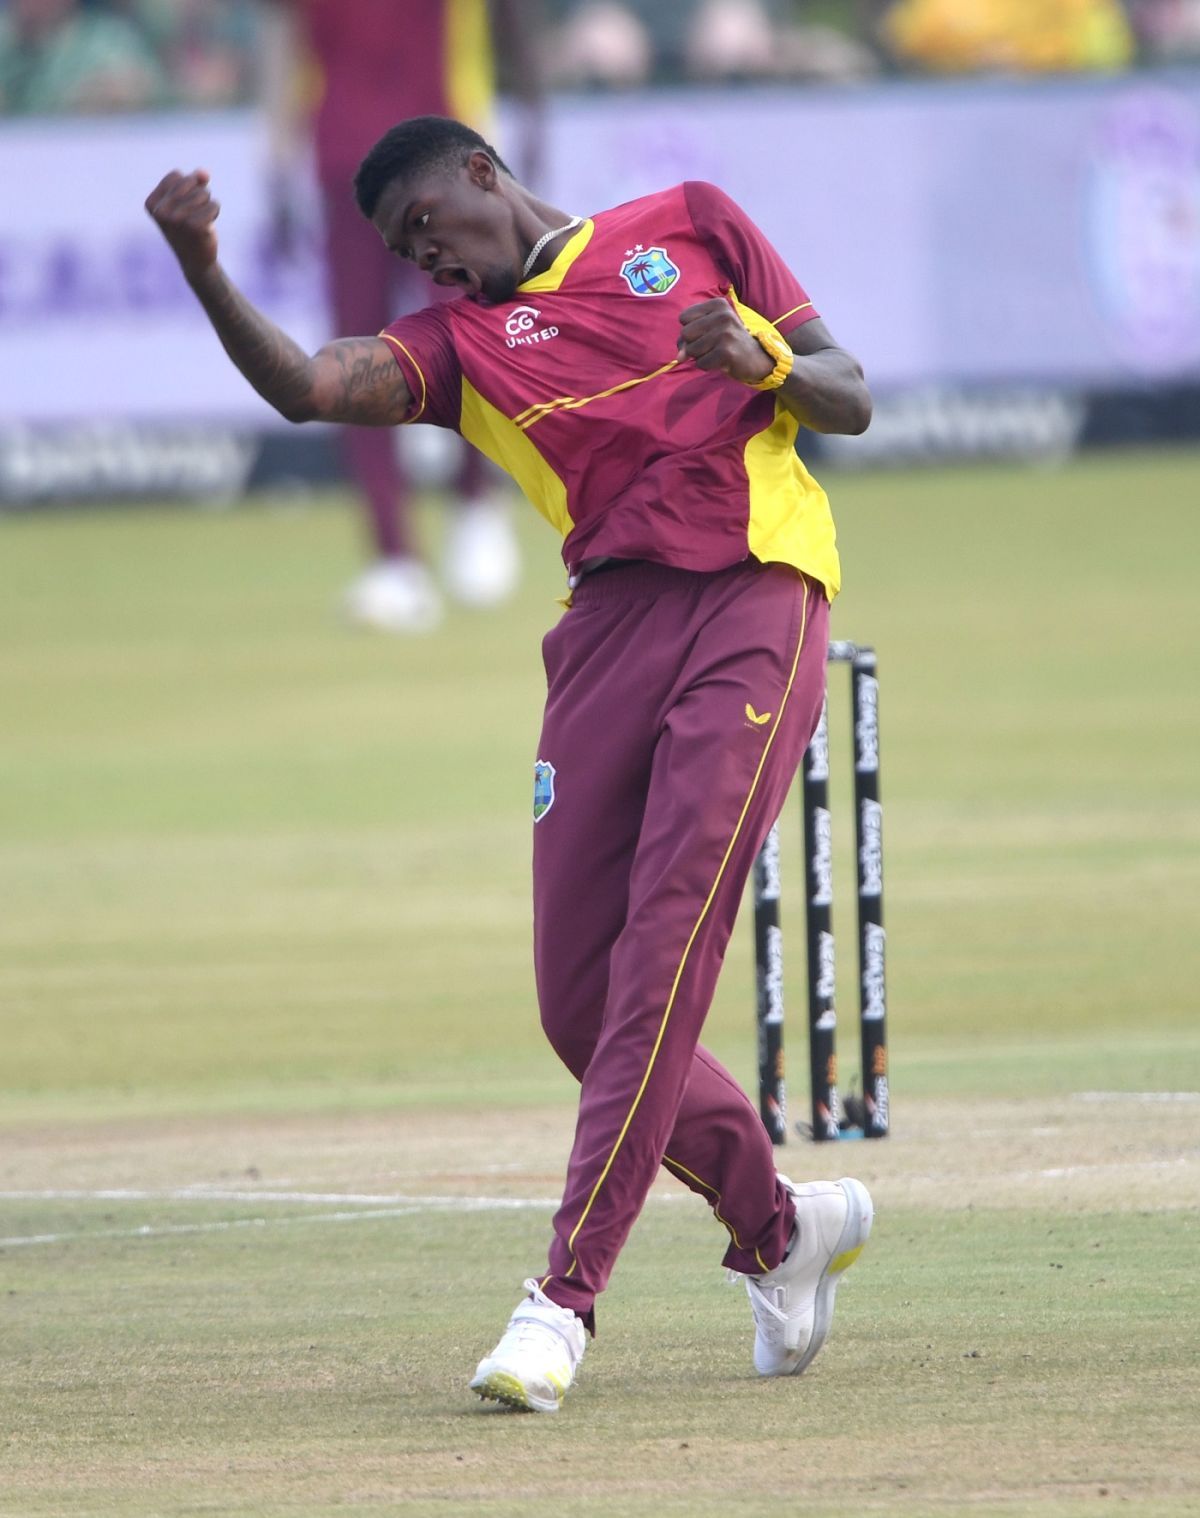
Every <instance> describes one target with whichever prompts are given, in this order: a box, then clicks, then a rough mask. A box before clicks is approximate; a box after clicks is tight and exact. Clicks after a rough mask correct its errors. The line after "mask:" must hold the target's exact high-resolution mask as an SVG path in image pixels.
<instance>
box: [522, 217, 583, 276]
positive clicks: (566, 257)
mask: <svg viewBox="0 0 1200 1518" xmlns="http://www.w3.org/2000/svg"><path fill="white" fill-rule="evenodd" d="M595 230H596V223H595V222H594V221H592V220H591V219H590V218H589V219H588V220H587V221H585V222H584V224H583V226H581V227H580V228H579V230H578V231H577V232H576V233H575V235H574V236H573V237H569V238H568V239H567V241H566V242H565V243H564V244H563V246H562V248H561V250H560V251H559V253H558V254H557V256H556V257H555V260H554V262H553V263H552V264H551V265H550V267H549V268H548V269H543V270H542V272H541V273H540V274H535V275H534V276H533V278H532V279H527V280H526V281H525V283H524V284H522V285H518V286H517V290H518V291H519V292H520V294H522V295H538V294H542V293H544V292H545V291H547V290H557V289H558V288H559V286H560V285H561V284H562V282H563V280H564V279H566V277H567V272H568V270H569V269H570V267H571V265H572V264H573V263H574V262H575V260H576V259H577V258H578V257H579V255H580V254H581V253H582V252H583V250H584V248H586V247H587V245H588V243H589V242H591V240H592V233H593V232H594V231H595Z"/></svg>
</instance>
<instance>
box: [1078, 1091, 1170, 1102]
mask: <svg viewBox="0 0 1200 1518" xmlns="http://www.w3.org/2000/svg"><path fill="white" fill-rule="evenodd" d="M1071 1096H1072V1098H1073V1100H1075V1101H1077V1102H1153V1103H1158V1102H1200V1091H1073V1092H1072V1093H1071Z"/></svg>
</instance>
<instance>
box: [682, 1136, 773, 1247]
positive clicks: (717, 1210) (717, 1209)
mask: <svg viewBox="0 0 1200 1518" xmlns="http://www.w3.org/2000/svg"><path fill="white" fill-rule="evenodd" d="M663 1164H664V1165H668V1166H670V1168H671V1169H672V1170H678V1171H680V1172H681V1173H682V1174H683V1175H686V1176H687V1178H688V1180H690V1181H695V1183H696V1185H697V1186H702V1187H703V1188H704V1190H705V1191H708V1192H711V1193H712V1195H713V1196H714V1197H715V1198H716V1200H715V1201H714V1202H713V1204H712V1210H713V1217H715V1218H716V1220H717V1222H718V1223H720V1224H721V1226H722V1227H723V1228H727V1229H728V1230H729V1237H730V1238H731V1239H732V1240H733V1247H734V1248H735V1249H745V1247H746V1246H745V1245H744V1244H743V1243H742V1241H741V1239H739V1238H738V1236H737V1229H736V1228H735V1227H734V1226H733V1224H732V1223H731V1222H730V1221H729V1219H728V1218H723V1217H722V1216H721V1193H720V1192H719V1191H718V1190H717V1188H716V1187H715V1186H710V1185H709V1183H708V1182H707V1181H702V1180H701V1179H700V1177H699V1176H698V1175H697V1174H696V1172H695V1171H694V1170H689V1169H688V1167H687V1166H686V1165H681V1164H680V1163H679V1161H678V1160H673V1159H672V1158H671V1156H670V1155H669V1154H664V1155H663ZM754 1258H755V1259H756V1260H757V1261H758V1264H759V1269H760V1270H761V1271H762V1273H763V1275H766V1273H767V1271H768V1270H770V1268H771V1267H770V1266H769V1265H768V1264H767V1263H766V1261H765V1260H764V1259H763V1257H762V1255H760V1254H759V1252H758V1245H757V1244H756V1245H755V1246H754Z"/></svg>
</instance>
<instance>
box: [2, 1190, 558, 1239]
mask: <svg viewBox="0 0 1200 1518" xmlns="http://www.w3.org/2000/svg"><path fill="white" fill-rule="evenodd" d="M0 1194H3V1195H7V1194H8V1193H0ZM85 1194H87V1193H85ZM92 1194H93V1195H94V1193H92ZM465 1202H466V1205H465V1206H464V1207H463V1210H464V1211H466V1212H489V1211H495V1210H497V1209H500V1208H509V1209H511V1208H514V1207H523V1208H536V1207H556V1206H557V1205H558V1203H557V1202H551V1201H546V1200H542V1199H540V1198H536V1199H535V1198H532V1197H530V1198H521V1199H516V1198H500V1197H469V1198H466V1199H465ZM440 1211H444V1209H443V1208H440V1207H422V1206H412V1207H373V1208H371V1209H370V1210H369V1211H363V1212H310V1213H306V1214H304V1215H302V1216H300V1217H292V1218H289V1217H275V1218H227V1219H225V1220H223V1221H221V1222H216V1223H164V1224H162V1225H161V1226H158V1227H155V1226H154V1225H153V1224H143V1225H142V1226H140V1227H138V1228H101V1229H80V1230H76V1231H75V1232H74V1233H37V1234H24V1235H19V1236H17V1237H15V1238H10V1239H0V1249H19V1248H21V1247H22V1246H23V1245H27V1244H62V1243H65V1242H68V1241H71V1240H75V1239H158V1238H167V1237H170V1236H172V1235H174V1234H186V1233H226V1232H228V1231H229V1230H230V1229H234V1228H273V1227H278V1226H280V1225H287V1224H291V1223H361V1222H364V1221H372V1220H374V1219H376V1218H406V1217H413V1216H414V1215H416V1214H418V1213H423V1212H440Z"/></svg>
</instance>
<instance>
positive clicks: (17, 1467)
mask: <svg viewBox="0 0 1200 1518" xmlns="http://www.w3.org/2000/svg"><path fill="white" fill-rule="evenodd" d="M701 1214H702V1209H701V1208H700V1206H699V1204H694V1205H693V1204H692V1203H691V1202H682V1203H680V1204H679V1205H677V1206H676V1205H673V1206H669V1207H667V1206H657V1207H655V1206H652V1207H651V1208H650V1209H649V1210H648V1212H647V1214H646V1216H645V1217H644V1219H643V1222H642V1225H641V1227H640V1228H639V1230H638V1233H637V1235H636V1236H635V1240H634V1242H633V1243H632V1244H631V1245H630V1247H629V1250H628V1252H627V1255H626V1256H625V1257H624V1259H623V1261H622V1265H621V1268H620V1270H619V1272H618V1276H617V1278H616V1280H615V1282H614V1285H613V1288H612V1290H611V1292H610V1295H609V1298H608V1300H607V1302H606V1305H605V1309H604V1312H603V1314H602V1328H603V1332H602V1335H601V1337H600V1338H598V1339H597V1340H596V1341H595V1343H594V1344H593V1345H592V1346H591V1348H590V1349H589V1351H588V1354H587V1357H586V1359H585V1367H586V1374H585V1375H584V1377H583V1378H582V1380H581V1382H580V1385H579V1387H578V1388H577V1390H576V1391H575V1392H573V1393H572V1400H571V1402H570V1403H569V1404H568V1406H567V1408H566V1409H565V1410H564V1412H563V1414H562V1415H561V1416H560V1417H558V1418H556V1419H549V1420H547V1419H528V1418H520V1417H514V1416H512V1415H508V1414H504V1413H496V1412H491V1411H487V1412H485V1411H472V1410H471V1409H469V1408H468V1407H467V1405H466V1404H465V1402H464V1397H463V1393H462V1380H463V1375H462V1371H463V1366H464V1365H469V1364H470V1363H472V1362H473V1359H474V1357H475V1356H476V1355H477V1354H478V1353H479V1352H480V1351H481V1349H483V1348H486V1347H487V1345H488V1344H489V1342H490V1340H491V1338H492V1337H493V1336H494V1333H495V1329H496V1323H497V1320H502V1319H503V1316H504V1314H505V1313H506V1312H507V1311H508V1309H509V1307H510V1306H511V1301H510V1298H511V1296H512V1293H511V1291H508V1290H506V1289H505V1282H506V1278H509V1277H513V1276H515V1275H516V1274H518V1273H519V1271H520V1270H521V1268H522V1262H523V1250H524V1249H525V1247H526V1242H527V1235H528V1233H529V1225H528V1222H527V1221H525V1220H523V1219H522V1218H520V1217H519V1216H516V1215H512V1214H510V1215H507V1216H505V1215H498V1216H495V1217H493V1218H491V1219H489V1223H488V1252H489V1269H488V1272H487V1279H486V1280H484V1281H481V1280H480V1279H479V1272H478V1266H477V1249H478V1236H477V1235H478V1220H477V1219H475V1220H473V1219H471V1218H462V1217H456V1216H453V1215H445V1216H442V1217H438V1218H432V1219H431V1218H428V1217H425V1218H420V1219H405V1220H396V1221H387V1220H376V1221H364V1222H362V1223H361V1224H359V1225H357V1226H355V1227H348V1228H332V1227H328V1228H324V1229H321V1228H320V1227H319V1226H318V1225H317V1224H315V1223H314V1224H312V1225H310V1227H309V1232H308V1233H307V1234H306V1233H305V1231H304V1226H303V1225H298V1226H297V1227H295V1228H292V1229H288V1230H285V1229H282V1228H280V1229H271V1228H270V1227H267V1228H263V1229H260V1230H258V1231H256V1232H254V1233H253V1234H252V1235H250V1236H248V1235H247V1234H245V1233H239V1232H237V1231H229V1232H226V1233H220V1234H210V1235H201V1236H194V1237H182V1238H169V1239H154V1240H144V1241H139V1240H132V1239H123V1240H113V1239H105V1238H101V1237H96V1238H94V1239H90V1240H89V1236H88V1233H87V1231H84V1232H83V1233H82V1234H81V1235H80V1236H79V1237H78V1238H77V1239H76V1240H75V1241H73V1242H72V1243H71V1245H69V1246H55V1247H54V1248H53V1249H52V1250H50V1251H44V1252H43V1253H42V1254H41V1255H39V1257H38V1259H37V1263H36V1265H35V1264H34V1263H33V1259H32V1251H26V1252H25V1254H24V1255H23V1256H21V1257H20V1258H18V1259H17V1261H16V1262H15V1269H14V1270H12V1271H11V1273H10V1274H9V1276H8V1280H9V1282H10V1288H9V1289H10V1291H12V1292H13V1293H14V1295H12V1296H10V1298H9V1332H8V1335H7V1339H6V1352H5V1357H4V1362H3V1365H2V1367H0V1397H2V1396H3V1395H4V1393H5V1391H9V1390H11V1392H12V1394H13V1395H12V1401H11V1404H10V1405H11V1408H12V1410H13V1415H14V1416H13V1421H12V1422H10V1424H9V1426H8V1430H7V1435H8V1441H7V1450H6V1461H5V1464H6V1480H5V1491H4V1493H3V1494H0V1512H3V1513H5V1514H9V1513H12V1514H21V1515H28V1518H34V1515H42V1514H64V1515H66V1514H72V1515H74V1514H83V1513H109V1512H120V1513H123V1514H130V1515H134V1514H136V1515H142V1514H146V1515H150V1514H161V1513H167V1512H170V1513H197V1512H220V1513H224V1514H242V1513H246V1514H251V1513H252V1514H264V1513H271V1514H274V1513H300V1512H303V1513H317V1512H333V1511H338V1510H340V1509H341V1508H342V1507H343V1506H348V1507H358V1506H361V1507H363V1508H368V1509H373V1510H374V1509H379V1508H381V1507H386V1506H390V1505H391V1504H395V1505H396V1506H397V1507H403V1508H404V1509H405V1510H413V1511H420V1512H429V1513H433V1512H439V1511H442V1512H444V1511H451V1512H465V1511H475V1510H479V1511H488V1512H501V1513H505V1514H509V1513H512V1514H516V1513H519V1512H521V1511H533V1512H553V1511H565V1512H568V1513H596V1514H605V1513H611V1514H623V1513H636V1514H650V1513H655V1512H663V1511H666V1512H672V1513H694V1514H697V1515H709V1514H712V1515H716V1514H720V1513H722V1512H725V1511H727V1510H728V1506H729V1504H730V1502H731V1501H734V1500H737V1501H739V1502H742V1503H751V1502H752V1503H755V1504H758V1503H762V1504H772V1503H774V1502H778V1501H780V1500H782V1495H783V1493H786V1494H787V1499H786V1500H787V1503H788V1507H789V1509H790V1510H792V1511H798V1512H804V1513H813V1514H823V1513H829V1512H834V1511H838V1510H840V1509H841V1508H842V1507H843V1506H846V1505H852V1506H853V1507H854V1509H855V1510H857V1511H867V1512H904V1513H910V1512H912V1513H919V1512H942V1513H945V1512H954V1511H959V1510H962V1509H964V1508H966V1507H968V1506H970V1507H971V1508H972V1509H975V1510H980V1511H990V1510H993V1508H992V1507H991V1504H994V1505H995V1507H994V1510H997V1511H1003V1512H1008V1513H1013V1512H1018V1513H1019V1512H1027V1511H1036V1512H1037V1513H1039V1514H1041V1513H1058V1512H1078V1511H1082V1510H1084V1509H1088V1508H1090V1505H1091V1503H1092V1502H1094V1501H1096V1500H1098V1499H1099V1497H1100V1495H1101V1492H1102V1489H1105V1490H1107V1491H1109V1492H1111V1493H1112V1494H1113V1495H1114V1497H1119V1498H1120V1499H1122V1510H1123V1511H1124V1510H1125V1509H1126V1507H1127V1506H1129V1507H1131V1508H1132V1510H1133V1511H1142V1512H1155V1513H1179V1514H1183V1513H1184V1512H1187V1511H1194V1508H1191V1507H1190V1506H1189V1503H1190V1496H1189V1494H1190V1493H1194V1490H1195V1487H1194V1483H1195V1481H1196V1480H1198V1479H1200V1455H1198V1454H1197V1451H1196V1449H1195V1442H1194V1437H1193V1434H1194V1429H1193V1427H1192V1422H1191V1418H1190V1416H1189V1414H1188V1412H1187V1410H1186V1409H1187V1405H1188V1403H1189V1400H1190V1399H1193V1398H1194V1394H1195V1391H1196V1387H1197V1375H1196V1368H1195V1357H1194V1346H1193V1345H1192V1344H1191V1343H1190V1342H1189V1338H1188V1336H1187V1335H1186V1334H1181V1333H1180V1332H1179V1326H1180V1324H1181V1323H1184V1322H1188V1321H1193V1322H1194V1321H1195V1317H1196V1314H1197V1313H1198V1312H1200V1286H1198V1285H1197V1279H1196V1273H1195V1270H1194V1268H1193V1267H1194V1261H1195V1252H1196V1249H1197V1247H1198V1245H1200V1229H1198V1226H1197V1222H1196V1218H1195V1216H1194V1215H1193V1216H1185V1215H1168V1216H1166V1217H1160V1218H1157V1219H1155V1220H1154V1222H1153V1223H1152V1224H1151V1225H1149V1227H1148V1225H1147V1221H1146V1219H1145V1218H1143V1217H1140V1216H1138V1215H1126V1216H1122V1215H1119V1214H1112V1215H1108V1216H1093V1217H1073V1218H1068V1219H1063V1220H1058V1221H1053V1222H1048V1221H1047V1219H1046V1217H1045V1216H1043V1215H1039V1214H1032V1213H1021V1212H1010V1211H999V1212H994V1213H971V1212H942V1213H932V1214H931V1213H929V1212H926V1211H920V1212H916V1211H910V1210H901V1211H898V1212H895V1213H890V1214H886V1215H884V1216H883V1217H881V1220H880V1225H879V1228H878V1234H877V1237H876V1239H875V1240H874V1241H873V1244H872V1251H871V1253H869V1254H868V1255H867V1256H865V1257H864V1260H863V1262H862V1263H861V1264H860V1265H859V1266H857V1267H856V1268H855V1271H854V1272H853V1273H852V1274H851V1275H850V1277H848V1279H847V1284H846V1287H845V1290H844V1292H843V1293H842V1297H841V1303H840V1307H839V1314H838V1319H837V1326H836V1329H835V1337H834V1339H833V1340H832V1341H831V1343H830V1346H829V1348H828V1349H827V1350H826V1352H825V1354H824V1355H823V1356H822V1358H821V1360H819V1361H818V1362H817V1363H816V1364H815V1365H814V1367H813V1369H812V1370H811V1372H810V1373H809V1374H808V1375H807V1376H805V1377H804V1378H802V1379H800V1380H798V1381H789V1380H785V1381H780V1382H773V1383H760V1382H757V1381H756V1380H755V1378H754V1376H753V1373H752V1371H751V1370H750V1367H749V1364H748V1343H747V1339H746V1333H745V1319H746V1304H745V1299H744V1295H743V1293H741V1292H740V1291H726V1290H724V1289H723V1288H722V1286H721V1284H720V1278H719V1276H718V1275H717V1273H716V1272H715V1271H713V1270H712V1268H711V1256H712V1237H711V1235H712V1232H713V1225H712V1224H711V1222H709V1220H708V1219H707V1218H706V1217H704V1216H702V1215H701ZM136 1216H137V1214H136V1213H135V1214H131V1219H130V1220H131V1221H133V1220H135V1219H136ZM189 1218H194V1213H192V1214H189ZM154 1221H156V1222H159V1223H161V1221H162V1219H161V1218H156V1219H155V1220H154ZM31 1222H32V1218H31ZM318 1235H319V1247H315V1246H317V1243H318V1238H317V1236H318ZM1148 1236H1151V1237H1152V1238H1153V1242H1154V1248H1155V1267H1154V1270H1153V1273H1148V1272H1147V1270H1146V1252H1147V1241H1148ZM306 1246H307V1247H306ZM418 1249H419V1250H420V1251H423V1252H424V1253H425V1254H426V1255H427V1257H428V1258H429V1260H430V1261H431V1262H433V1261H436V1266H431V1268H430V1269H428V1270H427V1271H426V1272H424V1273H421V1272H419V1271H418V1270H416V1269H415V1268H414V1266H415V1256H416V1254H417V1251H418ZM301 1251H302V1252H303V1254H302V1258H303V1259H304V1268H303V1270H300V1271H298V1270H297V1268H296V1261H297V1256H298V1253H299V1252H301ZM72 1257H73V1258H72ZM664 1258H669V1259H671V1260H672V1262H673V1268H672V1269H671V1270H670V1271H669V1272H664V1271H663V1270H662V1268H661V1262H662V1260H663V1259H664ZM968 1262H969V1268H964V1266H965V1265H966V1264H968ZM681 1298H682V1300H683V1301H684V1302H685V1303H686V1307H685V1309H684V1310H680V1301H681ZM1167 1300H1169V1301H1170V1304H1171V1308H1172V1313H1173V1314H1174V1315H1175V1316H1171V1315H1168V1314H1166V1313H1164V1311H1163V1307H1164V1302H1165V1301H1167ZM1192 1406H1193V1409H1194V1401H1193V1402H1192ZM48 1426H50V1427H53V1429H54V1430H55V1434H56V1437H55V1438H54V1440H53V1441H52V1442H49V1443H48V1442H47V1440H46V1437H45V1436H46V1432H47V1428H48ZM1165 1455H1170V1456H1171V1457H1172V1460H1173V1466H1172V1468H1169V1469H1164V1456H1165ZM560 1504H561V1506H560Z"/></svg>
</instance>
